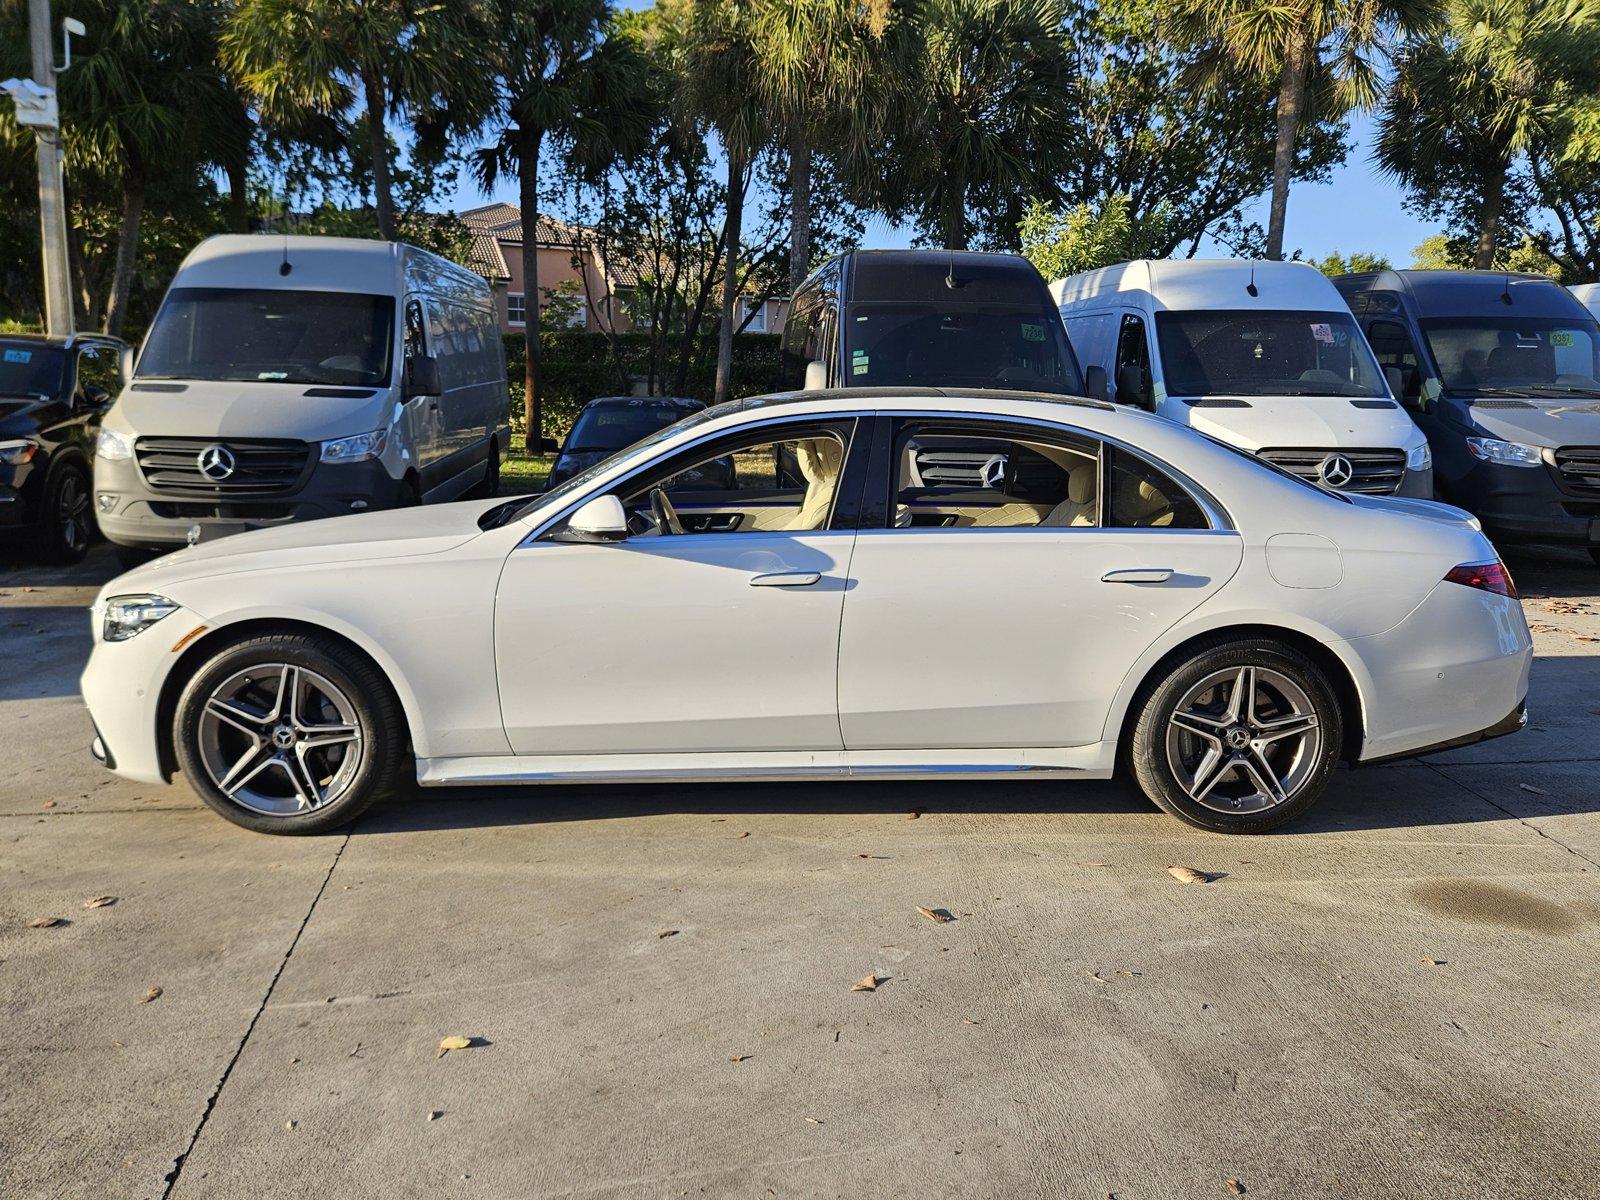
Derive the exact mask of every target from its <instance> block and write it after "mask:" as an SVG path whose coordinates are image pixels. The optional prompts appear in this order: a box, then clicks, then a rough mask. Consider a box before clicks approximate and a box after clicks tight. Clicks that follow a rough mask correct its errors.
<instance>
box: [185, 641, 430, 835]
mask: <svg viewBox="0 0 1600 1200" xmlns="http://www.w3.org/2000/svg"><path fill="white" fill-rule="evenodd" d="M173 735H174V736H173V742H174V745H175V747H176V749H177V756H178V765H179V767H181V768H182V770H183V774H184V776H185V778H187V779H188V780H189V783H190V785H191V786H192V787H193V788H194V789H195V791H196V792H197V793H199V795H200V798H201V799H202V800H204V801H205V802H206V803H207V804H208V805H210V806H211V807H212V808H214V809H215V810H216V811H217V812H219V813H221V814H222V815H223V816H224V817H226V818H227V819H228V820H230V821H232V822H233V823H234V824H236V825H242V826H244V827H245V828H246V829H253V830H255V831H257V832H258V833H288V834H304V833H323V832H326V831H327V830H330V829H335V828H338V827H339V826H341V825H345V824H347V823H348V822H350V821H351V820H353V819H355V818H356V817H357V816H359V815H360V814H361V813H362V812H364V811H365V810H366V809H367V807H368V806H369V805H370V804H372V802H373V801H374V800H377V799H379V798H380V797H383V796H386V795H389V794H391V793H393V792H394V791H395V790H396V788H397V785H398V782H399V779H400V772H401V767H402V764H403V761H404V755H405V743H406V738H405V722H404V716H403V713H402V711H401V708H400V703H399V701H398V700H397V699H396V698H395V695H394V691H393V689H392V688H391V687H390V686H389V682H388V680H387V679H385V678H384V676H383V674H382V672H380V671H379V670H378V669H377V668H376V667H374V666H373V665H372V663H370V662H369V661H367V659H366V658H364V657H363V656H362V655H360V654H358V653H356V652H355V651H353V650H352V649H350V648H349V647H348V646H345V645H344V644H343V643H340V642H338V641H335V640H333V639H331V638H326V637H318V636H316V635H308V634H271V635H267V636H262V637H254V638H248V639H245V640H243V641H240V642H237V643H235V644H233V645H231V646H228V647H226V648H224V649H222V650H220V651H219V652H218V653H216V654H215V655H213V656H212V658H211V659H210V660H209V661H208V662H207V663H206V664H205V665H204V666H202V667H201V668H200V670H199V671H198V672H196V673H195V675H194V677H193V678H192V679H191V680H190V681H189V683H188V685H187V686H186V687H185V688H184V690H183V694H182V696H181V697H180V698H179V701H178V710H177V717H176V724H175V727H174V730H173Z"/></svg>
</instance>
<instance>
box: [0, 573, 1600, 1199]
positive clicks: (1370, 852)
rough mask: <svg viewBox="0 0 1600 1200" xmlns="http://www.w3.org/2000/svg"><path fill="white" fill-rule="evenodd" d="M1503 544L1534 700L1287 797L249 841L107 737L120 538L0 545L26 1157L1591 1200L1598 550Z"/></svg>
mask: <svg viewBox="0 0 1600 1200" xmlns="http://www.w3.org/2000/svg"><path fill="white" fill-rule="evenodd" d="M1510 565H1511V567H1512V569H1513V571H1514V573H1515V574H1516V576H1517V580H1518V583H1519V584H1520V586H1521V587H1522V590H1523V593H1524V597H1525V605H1526V609H1527V613H1528V618H1529V620H1530V622H1532V623H1533V625H1534V630H1535V645H1536V649H1537V654H1538V658H1537V662H1536V664H1535V667H1534V677H1533V691H1532V695H1531V697H1530V708H1531V712H1532V718H1531V722H1530V727H1529V729H1528V730H1527V731H1525V732H1524V733H1522V734H1520V735H1517V736H1515V737H1513V738H1510V739H1506V740H1501V741H1496V742H1492V743H1487V744H1484V745H1481V746H1478V747H1475V748H1469V749H1465V750H1458V751H1454V752H1450V753H1446V754H1442V755H1439V756H1436V757H1434V758H1432V759H1429V760H1427V761H1425V762H1416V763H1408V764H1403V765H1396V766H1389V767H1383V768H1377V769H1371V770H1364V771H1359V772H1355V773H1343V774H1341V775H1340V777H1339V778H1338V779H1337V780H1336V783H1335V785H1334V787H1333V788H1332V789H1331V791H1330V795H1329V797H1328V799H1327V800H1326V801H1325V802H1324V803H1323V804H1322V806H1321V807H1320V808H1318V809H1317V810H1316V811H1315V812H1314V813H1313V814H1312V815H1311V817H1310V818H1309V820H1307V821H1305V822H1302V823H1301V824H1298V825H1296V826H1292V827H1291V828H1289V829H1288V830H1287V831H1285V832H1282V833H1279V834H1275V835H1269V836H1266V837H1261V838H1254V839H1229V838H1223V837H1218V836H1209V835H1205V834H1201V833H1198V832H1195V831H1192V830H1189V829H1187V828H1185V827H1183V826H1181V825H1179V824H1177V823H1176V822H1175V821H1172V820H1171V819H1169V818H1166V817H1163V816H1161V815H1159V814H1158V813H1156V812H1155V811H1154V810H1152V809H1151V808H1150V807H1149V806H1148V805H1147V804H1146V803H1145V802H1144V801H1143V800H1142V799H1140V798H1138V797H1136V796H1135V795H1133V794H1132V793H1131V792H1129V791H1125V790H1124V789H1123V788H1121V787H1120V786H1117V785H1113V784H1083V785H1078V786H1076V787H1065V786H1059V785H1051V784H1044V783H1027V784H1022V783H1010V784H1006V783H984V784H973V783H948V784H943V785H928V784H916V785H912V784H883V783H861V782H858V783H850V784H806V785H800V784H793V785H764V786H730V785H721V786H707V785H698V786H661V787H650V788H644V787H638V788H620V787H609V788H603V789H601V788H595V789H588V790H585V789H579V788H551V789H545V790H537V789H518V790H499V791H470V792H468V791H462V792H430V793H427V794H425V795H423V796H421V797H417V798H413V799H411V800H409V801H407V802H404V803H395V804H391V805H389V806H387V807H380V808H378V809H375V810H374V811H372V812H371V813H370V814H368V815H367V816H366V817H365V818H363V819H362V820H361V821H360V822H359V823H358V824H357V825H356V826H355V827H354V828H353V829H351V830H349V831H348V832H347V833H345V834H342V835H339V836H329V837H321V838H312V839H304V840H292V839H281V838H268V837H261V836H256V835H252V834H249V833H246V832H244V831H242V830H240V829H237V828H235V827H233V826H231V825H229V824H227V823H226V822H224V821H223V820H221V819H220V818H218V817H217V816H215V815H214V814H212V813H211V812H210V811H209V810H207V809H205V808H204V807H203V806H202V805H201V804H200V803H199V801H198V800H196V799H195V797H194V796H193V795H192V794H191V793H190V792H189V791H188V790H187V789H186V788H185V787H184V786H182V785H181V784H180V785H178V786H175V787H172V788H166V789H161V788H148V787H141V786H138V785H134V784H130V783H127V782H124V781H122V780H119V779H116V778H115V777H113V776H111V775H109V774H107V773H106V772H104V771H102V770H101V769H100V768H99V767H97V766H96V764H95V763H94V762H93V761H92V760H91V759H90V757H89V755H88V753H87V750H86V746H87V744H88V741H89V737H90V732H89V722H88V718H87V716H86V714H85V713H84V710H83V708H82V705H81V703H80V701H79V699H78V696H77V677H78V673H79V671H80V669H81V667H82V663H83V661H84V657H85V655H86V654H87V652H88V648H89V630H88V622H87V619H86V614H85V611H84V606H85V605H86V604H87V603H88V602H89V600H90V599H91V597H92V596H93V593H94V590H95V588H96V587H97V586H98V585H99V583H100V582H101V581H103V580H104V579H106V578H108V577H109V576H110V575H111V574H113V573H114V567H113V566H112V559H111V556H110V555H109V553H108V552H107V550H106V548H105V547H103V546H102V547H98V548H97V549H96V550H95V552H94V553H93V554H91V556H90V558H89V560H88V561H87V562H86V563H85V564H83V565H82V566H81V567H78V568H72V569H70V570H65V571H50V570H44V569H39V568H24V567H18V566H11V567H0V645H3V646H4V647H5V650H6V660H7V670H6V672H5V675H4V677H3V679H0V761H3V762H4V764H5V767H6V770H5V772H4V775H3V778H0V813H3V818H0V830H3V831H4V845H5V850H4V854H3V856H0V1011H3V1014H4V1019H5V1028H6V1036H5V1038H4V1039H3V1041H0V1072H3V1077H4V1079H5V1086H4V1088H3V1089H0V1195H4V1196H6V1197H43V1196H50V1197H85V1196H95V1197H112V1196H130V1197H144V1196H167V1195H171V1196H174V1197H202V1196H204V1197H218V1196H230V1197H231V1196H240V1197H244V1196H265V1195H271V1196H307V1197H312V1196H314V1197H318V1198H319V1200H321V1198H326V1197H335V1196H348V1195H357V1194H360V1195H385V1196H429V1197H434V1196H495V1197H513V1196H515V1197H525V1196H528V1197H531V1196H539V1197H555V1196H582V1197H609V1196H617V1197H623V1196H626V1197H656V1196H661V1197H672V1196H749V1197H764V1196H780V1197H782V1196H797V1197H813V1196H863V1195H873V1196H907V1197H929V1196H961V1197H978V1196H1007V1197H1033V1196H1039V1197H1064V1196H1082V1197H1107V1196H1116V1197H1122V1198H1132V1197H1159V1198H1165V1197H1191V1196H1194V1197H1204V1196H1228V1195H1236V1194H1245V1195H1249V1196H1252V1197H1257V1196H1259V1197H1273V1196H1277V1197H1305V1196H1374V1197H1376V1196H1384V1197H1392V1196H1405V1197H1461V1196H1494V1197H1577V1196H1581V1195H1594V1194H1595V1193H1594V1188H1595V1186H1596V1183H1595V1180H1596V1177H1597V1174H1596V1173H1597V1171H1600V1150H1597V1142H1596V1139H1595V1136H1594V1130H1595V1128H1596V1125H1597V1122H1600V1075H1597V1073H1596V1071H1595V1047H1596V1034H1597V1026H1600V1019H1597V1006H1596V1001H1595V997H1596V995H1597V985H1600V969H1597V966H1596V964H1597V962H1600V888H1597V886H1596V883H1597V879H1596V876H1597V873H1600V787H1597V784H1596V771H1597V768H1600V686H1597V685H1600V654H1597V651H1600V571H1596V570H1595V569H1594V568H1593V567H1592V566H1591V565H1590V564H1589V562H1588V560H1587V559H1586V558H1582V557H1579V556H1576V555H1570V556H1565V555H1559V554H1555V553H1548V554H1522V555H1517V556H1513V557H1511V558H1510ZM1171 866H1189V867H1193V868H1196V869H1198V870H1201V871H1204V872H1208V873H1212V874H1214V875H1215V876H1216V878H1215V879H1214V880H1213V881H1212V882H1210V883H1205V884H1184V883H1181V882H1179V881H1178V880H1177V879H1176V878H1175V877H1174V876H1173V875H1172V874H1170V873H1169V871H1168V869H1167V868H1168V867H1171ZM108 898H109V899H108ZM90 901H101V903H99V904H98V905H91V904H90V903H89V902H90ZM918 906H922V907H923V908H926V909H929V910H935V916H936V917H937V916H939V915H942V914H941V913H939V912H937V911H936V910H946V911H947V912H948V913H949V914H950V915H951V916H953V918H954V919H953V920H948V921H941V920H937V919H931V918H930V917H928V916H926V915H923V914H922V913H919V911H918ZM47 918H58V921H57V923H55V924H51V925H46V926H43V927H33V925H34V923H36V922H39V921H40V920H41V919H47ZM868 976H871V977H872V978H873V979H875V980H877V981H878V982H877V986H876V988H875V989H874V990H852V988H853V986H855V985H857V983H858V981H861V980H863V979H864V978H865V977H868ZM157 989H159V993H157ZM451 1037H460V1038H466V1039H471V1044H470V1045H469V1046H467V1047H466V1048H463V1049H455V1050H448V1051H441V1047H440V1043H441V1040H442V1039H446V1038H451Z"/></svg>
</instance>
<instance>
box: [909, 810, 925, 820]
mask: <svg viewBox="0 0 1600 1200" xmlns="http://www.w3.org/2000/svg"><path fill="white" fill-rule="evenodd" d="M921 815H922V810H921V809H920V808H913V809H912V810H911V811H910V812H908V813H907V814H906V820H908V821H915V820H916V819H917V818H918V817H920V816H921Z"/></svg>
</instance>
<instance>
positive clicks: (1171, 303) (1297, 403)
mask: <svg viewBox="0 0 1600 1200" xmlns="http://www.w3.org/2000/svg"><path fill="white" fill-rule="evenodd" d="M1050 291H1051V294H1052V296H1054V298H1055V300H1056V303H1057V304H1059V305H1060V308H1061V318H1062V321H1063V322H1064V323H1065V325H1066V328H1067V336H1068V337H1069V338H1070V339H1071V340H1072V348H1073V349H1074V350H1075V351H1076V352H1077V354H1078V358H1079V361H1080V362H1082V363H1083V364H1084V366H1085V368H1088V367H1090V366H1100V367H1103V368H1104V369H1105V372H1106V375H1107V378H1108V379H1109V380H1110V381H1111V398H1112V399H1113V400H1115V401H1116V402H1117V403H1119V404H1131V405H1136V406H1138V407H1140V408H1145V409H1148V410H1150V411H1151V412H1154V413H1157V414H1158V415H1160V416H1163V417H1166V418H1168V419H1169V420H1173V421H1176V422H1178V423H1179V424H1182V425H1189V426H1192V427H1194V428H1195V429H1198V430H1200V431H1201V432H1202V433H1207V434H1210V435H1211V436H1213V437H1215V438H1217V439H1219V440H1221V441H1224V442H1228V443H1230V444H1231V445H1234V446H1237V447H1239V448H1240V449H1242V450H1246V451H1249V452H1250V453H1252V454H1257V455H1259V456H1261V457H1262V458H1264V459H1267V460H1268V461H1270V462H1272V463H1275V464H1277V465H1278V466H1280V467H1283V468H1285V469H1286V470H1289V471H1293V472H1294V473H1295V474H1296V475H1300V476H1303V477H1305V478H1307V479H1312V480H1315V481H1316V482H1318V483H1322V484H1326V485H1327V486H1329V487H1334V488H1339V489H1342V490H1344V491H1351V492H1365V493H1368V494H1370V495H1402V496H1421V497H1431V496H1432V495H1433V461H1432V459H1431V457H1430V456H1429V451H1428V442H1427V439H1426V438H1425V437H1424V436H1423V434H1422V432H1421V430H1419V429H1418V428H1417V427H1416V425H1415V424H1414V423H1413V422H1412V420H1411V418H1410V417H1409V416H1408V415H1407V413H1406V412H1405V410H1404V409H1402V408H1401V407H1400V405H1399V404H1398V403H1396V402H1395V399H1394V397H1393V395H1392V394H1391V390H1390V386H1389V383H1388V381H1387V380H1386V378H1385V376H1384V374H1383V372H1382V371H1381V370H1380V369H1379V367H1378V363H1377V360H1376V359H1375V358H1374V357H1373V354H1372V350H1371V348H1370V347H1369V346H1368V345H1367V342H1366V340H1365V339H1364V338H1363V337H1362V336H1361V331H1360V330H1359V329H1358V328H1357V326H1356V323H1355V318H1354V317H1353V316H1352V315H1351V313H1350V309H1349V308H1348V307H1347V306H1346V305H1345V302H1344V300H1343V298H1342V297H1341V296H1340V295H1339V292H1338V290H1337V289H1336V288H1334V286H1333V284H1332V283H1331V282H1330V281H1329V280H1328V279H1327V277H1326V276H1324V275H1323V274H1322V272H1320V271H1318V270H1317V269H1316V268H1315V267H1312V266H1309V265H1307V264H1305V263H1292V262H1248V261H1239V260H1218V261H1205V260H1187V261H1182V260H1169V259H1160V260H1153V259H1145V260H1142V261H1139V262H1128V263H1121V264H1119V265H1117V266H1114V267H1104V268H1102V269H1101V270H1098V271H1089V272H1086V273H1085V274H1082V275H1074V276H1071V277H1070V278H1067V279H1060V280H1057V281H1056V282H1055V283H1053V284H1051V285H1050Z"/></svg>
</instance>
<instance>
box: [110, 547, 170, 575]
mask: <svg viewBox="0 0 1600 1200" xmlns="http://www.w3.org/2000/svg"><path fill="white" fill-rule="evenodd" d="M111 553H112V554H114V555H116V558H117V565H118V566H119V567H121V568H122V569H123V570H124V571H131V570H133V569H134V568H135V567H142V566H144V565H145V563H147V562H150V561H151V560H152V559H154V558H155V557H156V556H157V555H159V554H160V553H161V552H160V551H159V550H152V549H150V548H149V547H148V546H115V545H114V546H112V547H111Z"/></svg>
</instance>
